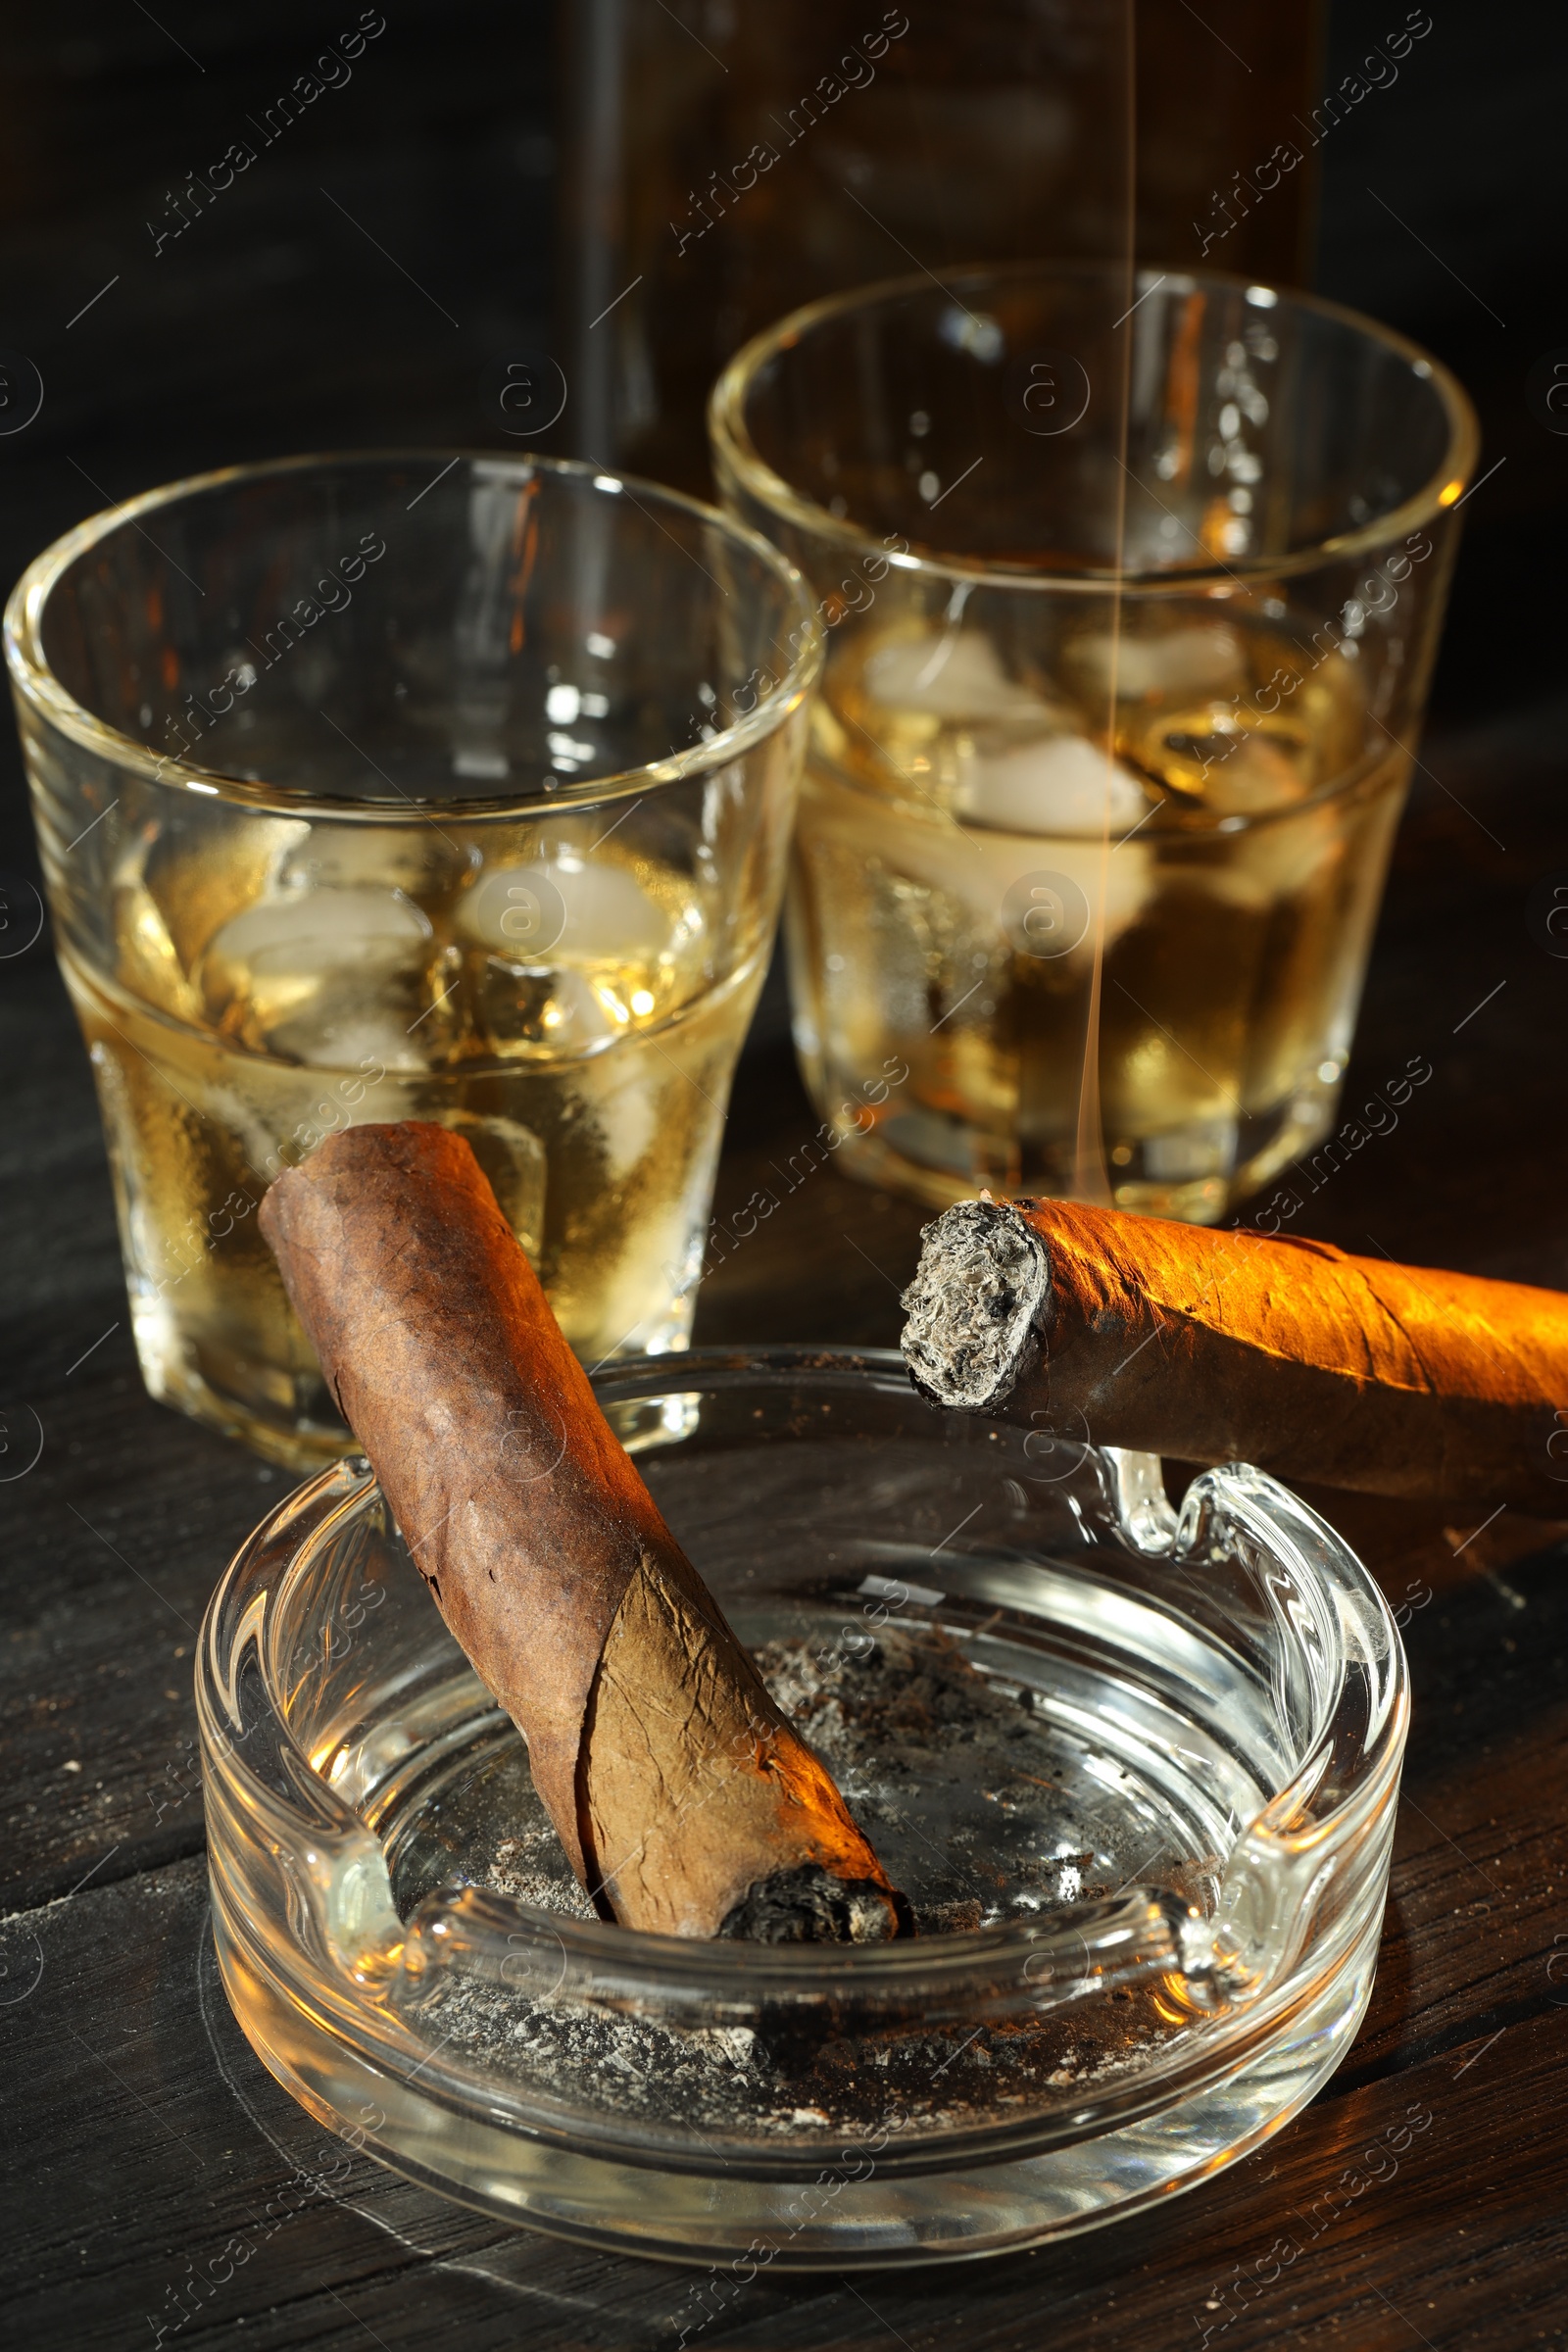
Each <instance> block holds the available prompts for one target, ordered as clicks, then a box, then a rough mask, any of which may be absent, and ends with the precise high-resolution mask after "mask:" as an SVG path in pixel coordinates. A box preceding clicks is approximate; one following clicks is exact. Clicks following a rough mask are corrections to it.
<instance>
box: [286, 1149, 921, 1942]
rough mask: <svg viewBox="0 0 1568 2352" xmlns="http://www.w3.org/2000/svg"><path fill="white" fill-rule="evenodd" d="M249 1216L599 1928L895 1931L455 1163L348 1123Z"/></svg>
mask: <svg viewBox="0 0 1568 2352" xmlns="http://www.w3.org/2000/svg"><path fill="white" fill-rule="evenodd" d="M261 1222H262V1230H263V1232H264V1233H265V1234H266V1236H267V1239H268V1241H269V1243H270V1246H271V1249H272V1251H273V1253H274V1255H275V1256H276V1258H277V1261H278V1265H279V1266H280V1268H281V1269H282V1274H283V1280H284V1282H285V1284H286V1285H287V1288H288V1294H289V1297H290V1299H292V1300H293V1302H294V1306H295V1308H296V1310H297V1312H298V1314H299V1317H300V1320H301V1322H302V1323H303V1324H304V1326H305V1328H306V1330H307V1332H308V1333H309V1334H310V1337H311V1340H312V1342H313V1343H314V1345H315V1348H316V1350H317V1353H318V1355H319V1357H320V1360H321V1368H322V1370H323V1372H324V1373H325V1376H326V1379H327V1382H328V1385H329V1386H330V1388H331V1391H332V1394H333V1395H334V1397H336V1398H337V1401H338V1404H339V1407H340V1408H341V1410H342V1412H343V1415H344V1418H345V1419H346V1420H347V1421H348V1423H349V1425H350V1426H351V1428H352V1429H353V1430H354V1433H355V1435H356V1437H357V1438H358V1439H359V1441H360V1444H361V1445H362V1446H364V1448H365V1450H366V1452H367V1453H368V1456H369V1458H370V1462H371V1464H372V1466H373V1468H374V1470H375V1472H376V1476H377V1477H378V1479H379V1480H380V1483H381V1487H382V1490H383V1492H384V1493H385V1495H386V1497H387V1501H388V1503H389V1505H390V1507H391V1509H392V1511H393V1513H394V1514H395V1516H396V1519H397V1522H398V1525H399V1527H400V1529H401V1530H402V1533H403V1537H404V1540H405V1543H406V1544H407V1545H408V1549H409V1551H410V1553H411V1555H412V1557H413V1558H414V1560H415V1561H416V1563H417V1566H418V1569H419V1573H420V1575H421V1576H422V1577H423V1578H424V1580H425V1582H426V1584H427V1585H428V1586H429V1588H430V1591H431V1593H433V1594H434V1596H435V1599H436V1602H437V1604H438V1606H439V1608H440V1610H441V1614H442V1616H443V1617H444V1618H445V1619H446V1622H447V1624H448V1626H449V1627H450V1628H451V1630H452V1633H453V1634H454V1636H455V1637H456V1639H457V1640H458V1642H460V1643H461V1644H462V1647H463V1649H464V1650H465V1651H466V1655H467V1657H468V1659H469V1661H470V1662H471V1664H472V1666H473V1669H474V1672H475V1673H476V1674H477V1675H478V1676H479V1679H480V1681H481V1682H483V1683H484V1684H485V1686H486V1688H487V1689H488V1690H489V1691H491V1692H492V1693H493V1694H494V1696H495V1697H496V1699H497V1700H498V1702H499V1703H500V1704H501V1705H502V1706H503V1707H504V1708H505V1709H506V1711H507V1713H508V1714H509V1715H510V1716H511V1717H512V1719H513V1721H514V1722H515V1724H516V1725H517V1727H518V1729H519V1731H520V1732H521V1733H522V1735H523V1737H524V1739H525V1740H527V1742H528V1761H529V1766H530V1769H531V1771H532V1774H533V1781H534V1786H535V1788H536V1789H538V1791H539V1794H540V1797H541V1798H542V1800H543V1802H544V1804H545V1806H546V1807H547V1809H548V1811H549V1813H550V1817H551V1819H552V1821H553V1822H554V1823H555V1826H556V1829H557V1830H558V1832H559V1833H560V1837H561V1841H562V1843H563V1845H564V1847H565V1849H566V1853H567V1855H568V1856H569V1858H570V1861H571V1864H572V1868H573V1869H574V1870H575V1871H576V1873H577V1875H578V1877H579V1878H580V1879H581V1881H582V1884H583V1885H584V1887H586V1888H587V1889H588V1892H589V1894H590V1895H591V1897H592V1898H593V1901H594V1903H595V1905H596V1907H597V1909H598V1910H599V1911H600V1913H601V1915H602V1916H603V1917H605V1918H607V1919H613V1920H617V1921H619V1922H620V1923H621V1924H622V1925H623V1926H625V1927H632V1928H643V1929H649V1930H653V1931H656V1932H659V1933H662V1934H665V1935H674V1936H749V1937H755V1938H757V1939H759V1940H761V1941H765V1942H826V1941H841V1942H867V1941H875V1940H877V1939H879V1938H882V1937H886V1936H893V1935H895V1934H896V1933H897V1932H898V1928H899V1924H900V1921H901V1918H902V1917H903V1916H905V1913H904V1907H903V1898H902V1897H900V1896H898V1895H897V1894H895V1892H894V1890H893V1888H892V1887H890V1886H889V1884H888V1881H887V1879H886V1877H885V1876H884V1874H883V1871H882V1869H881V1866H880V1864H879V1863H878V1862H877V1859H876V1856H875V1855H874V1854H873V1853H872V1851H871V1849H870V1847H869V1845H868V1844H867V1843H866V1841H865V1839H864V1838H862V1837H861V1835H860V1833H859V1831H858V1829H857V1828H856V1826H855V1824H854V1822H853V1821H852V1820H851V1818H850V1815H849V1813H848V1811H847V1809H846V1807H845V1804H844V1800H843V1798H842V1797H841V1796H840V1794H839V1792H838V1790H837V1789H836V1788H835V1787H834V1785H833V1782H832V1781H831V1779H830V1778H829V1776H828V1774H827V1773H826V1772H825V1771H824V1769H823V1767H822V1766H821V1764H820V1763H819V1762H818V1761H817V1759H816V1757H815V1756H814V1755H813V1754H812V1753H811V1751H810V1749H809V1747H807V1746H806V1744H805V1742H804V1741H803V1740H801V1739H800V1738H799V1737H798V1736H797V1734H796V1733H795V1732H794V1731H793V1730H792V1729H791V1727H790V1724H789V1722H788V1720H787V1719H786V1718H785V1717H784V1716H783V1715H782V1714H781V1713H780V1712H779V1710H778V1708H777V1707H776V1706H775V1705H774V1703H773V1701H772V1700H771V1698H769V1696H768V1694H767V1691H766V1689H765V1688H764V1686H763V1684H762V1681H761V1678H760V1676H759V1674H758V1672H757V1669H756V1667H755V1666H754V1665H753V1663H752V1661H751V1659H750V1658H749V1657H748V1656H747V1654H746V1652H745V1650H744V1649H743V1648H742V1647H741V1645H740V1643H739V1642H737V1641H736V1639H735V1637H734V1635H733V1634H732V1633H731V1631H730V1629H729V1627H728V1626H727V1624H726V1623H725V1621H724V1618H723V1616H722V1614H721V1613H720V1611H719V1609H718V1606H717V1604H716V1603H715V1601H714V1600H713V1598H712V1596H711V1593H709V1592H708V1591H707V1589H706V1587H705V1586H704V1585H703V1583H702V1580H701V1579H700V1577H699V1576H698V1575H697V1572H696V1570H695V1569H694V1568H693V1567H692V1566H691V1563H690V1562H689V1561H688V1560H687V1558H686V1556H685V1554H684V1553H683V1552H682V1551H681V1549H680V1547H679V1545H678V1544H676V1542H675V1540H674V1538H673V1536H671V1534H670V1532H669V1530H668V1528H666V1526H665V1525H664V1522H663V1520H662V1518H661V1516H660V1513H659V1510H658V1508H657V1506H656V1504H655V1502H654V1499H653V1497H652V1495H650V1494H649V1492H648V1489H647V1488H646V1486H645V1485H644V1484H643V1481H642V1479H641V1478H640V1477H639V1476H638V1474H637V1471H636V1469H635V1468H634V1466H633V1464H632V1462H631V1459H630V1457H629V1456H628V1455H627V1453H626V1451H625V1449H624V1447H623V1446H621V1445H620V1443H619V1441H618V1439H617V1438H616V1437H615V1435H614V1433H613V1430H612V1429H611V1428H610V1425H609V1423H608V1422H607V1421H606V1419H605V1417H604V1414H603V1413H602V1412H601V1411H600V1409H599V1405H598V1402H597V1400H596V1398H595V1397H594V1394H593V1390H592V1389H591V1387H590V1386H589V1383H588V1379H587V1376H586V1374H585V1373H584V1372H583V1370H582V1367H581V1366H580V1365H579V1364H578V1362H577V1360H576V1358H575V1356H573V1354H572V1352H571V1350H570V1348H568V1347H567V1345H566V1342H565V1340H564V1338H563V1336H562V1332H561V1328H560V1326H559V1324H558V1323H557V1322H556V1319H555V1317H554V1315H553V1314H552V1313H551V1311H550V1306H549V1303H548V1301H547V1300H546V1299H545V1295H544V1292H543V1291H542V1290H541V1288H540V1286H539V1281H538V1277H537V1276H536V1275H535V1273H534V1271H533V1269H532V1267H531V1266H530V1265H529V1263H528V1260H527V1258H526V1257H525V1256H524V1254H523V1252H522V1250H521V1249H520V1248H519V1247H518V1244H517V1242H516V1240H515V1236H514V1234H513V1232H512V1229H511V1227H510V1226H509V1225H508V1224H507V1222H506V1219H505V1218H504V1217H503V1216H502V1213H501V1211H500V1209H499V1208H498V1206H497V1205H496V1200H495V1196H494V1194H493V1193H492V1192H491V1190H490V1187H489V1185H488V1184H487V1183H486V1181H485V1179H484V1177H483V1176H482V1175H481V1173H480V1171H479V1166H478V1163H477V1161H476V1160H475V1159H474V1157H473V1154H472V1152H470V1151H469V1149H468V1146H467V1145H466V1143H465V1142H463V1140H462V1139H461V1138H460V1137H458V1136H455V1135H452V1134H451V1133H449V1132H448V1131H447V1130H446V1129H445V1128H441V1127H433V1126H426V1125H422V1124H419V1123H417V1122H414V1121H408V1122H405V1123H404V1124H402V1125H399V1126H394V1127H354V1128H350V1129H348V1130H347V1131H345V1132H344V1133H342V1134H340V1135H336V1136H333V1137H332V1138H331V1139H330V1140H329V1141H328V1142H326V1143H324V1144H323V1145H321V1147H320V1148H319V1151H317V1152H314V1153H313V1154H312V1156H311V1157H310V1158H309V1159H308V1160H306V1161H305V1162H304V1163H303V1165H302V1166H300V1167H298V1168H294V1169H291V1170H290V1171H289V1172H288V1173H287V1174H286V1175H283V1176H281V1177H279V1179H278V1181H277V1182H276V1183H275V1184H274V1185H273V1186H272V1188H271V1190H270V1192H269V1193H268V1195H267V1198H266V1200H265V1201H264V1202H263V1204H262V1210H261Z"/></svg>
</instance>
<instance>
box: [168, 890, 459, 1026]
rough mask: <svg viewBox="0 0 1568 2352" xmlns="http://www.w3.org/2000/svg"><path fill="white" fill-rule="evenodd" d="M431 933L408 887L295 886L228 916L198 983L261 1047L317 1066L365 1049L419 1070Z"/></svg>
mask: <svg viewBox="0 0 1568 2352" xmlns="http://www.w3.org/2000/svg"><path fill="white" fill-rule="evenodd" d="M432 937H433V934H432V931H431V926H430V923H429V921H428V919H427V917H426V916H425V915H423V914H421V913H420V911H419V909H418V907H416V906H415V905H414V904H413V902H412V900H410V899H407V898H405V897H404V895H403V893H402V892H401V891H397V890H371V889H368V888H362V889H347V890H295V891H290V892H288V893H286V894H283V895H280V896H278V897H274V898H267V899H261V900H258V901H257V903H256V904H255V905H254V906H253V907H247V908H246V909H245V912H244V913H243V914H238V915H235V916H234V918H233V920H232V921H230V922H227V923H225V924H224V925H223V927H222V929H221V931H220V932H219V934H218V936H217V937H216V938H215V939H214V941H213V943H212V945H211V947H210V948H209V949H208V951H207V953H206V955H205V956H203V957H202V959H201V963H200V965H199V967H198V971H197V975H196V978H197V985H198V987H199V988H200V990H201V993H202V996H203V998H204V1000H205V1003H206V1005H207V1010H208V1014H209V1017H210V1018H211V1019H212V1020H214V1021H215V1022H216V1023H217V1024H218V1025H219V1026H220V1027H221V1029H222V1030H223V1032H224V1034H225V1035H226V1036H229V1037H232V1038H234V1039H235V1040H236V1041H237V1042H238V1043H240V1044H242V1045H245V1046H248V1047H249V1048H250V1049H251V1051H252V1052H255V1053H268V1054H281V1055H282V1056H284V1058H286V1059H288V1060H291V1061H302V1062H308V1063H310V1064H311V1065H313V1066H315V1067H318V1068H338V1067H353V1066H355V1065H357V1064H358V1063H359V1062H360V1061H361V1060H362V1059H364V1058H366V1057H367V1056H368V1057H370V1058H372V1059H374V1060H377V1061H382V1062H384V1063H386V1065H387V1066H388V1067H389V1068H394V1069H417V1068H420V1067H422V1066H423V1065H424V1060H425V1051H426V1050H425V1047H424V1045H423V1042H422V1040H421V1039H420V1036H419V1031H418V1028H417V1025H416V1024H417V1021H418V1019H419V1016H420V1015H421V1013H423V1012H424V1011H426V1010H427V1009H428V1005H429V1002H430V998H429V992H428V990H427V989H426V987H425V979H426V969H427V966H428V965H429V964H430V962H431V960H432V958H431V954H430V945H431V940H432Z"/></svg>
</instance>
